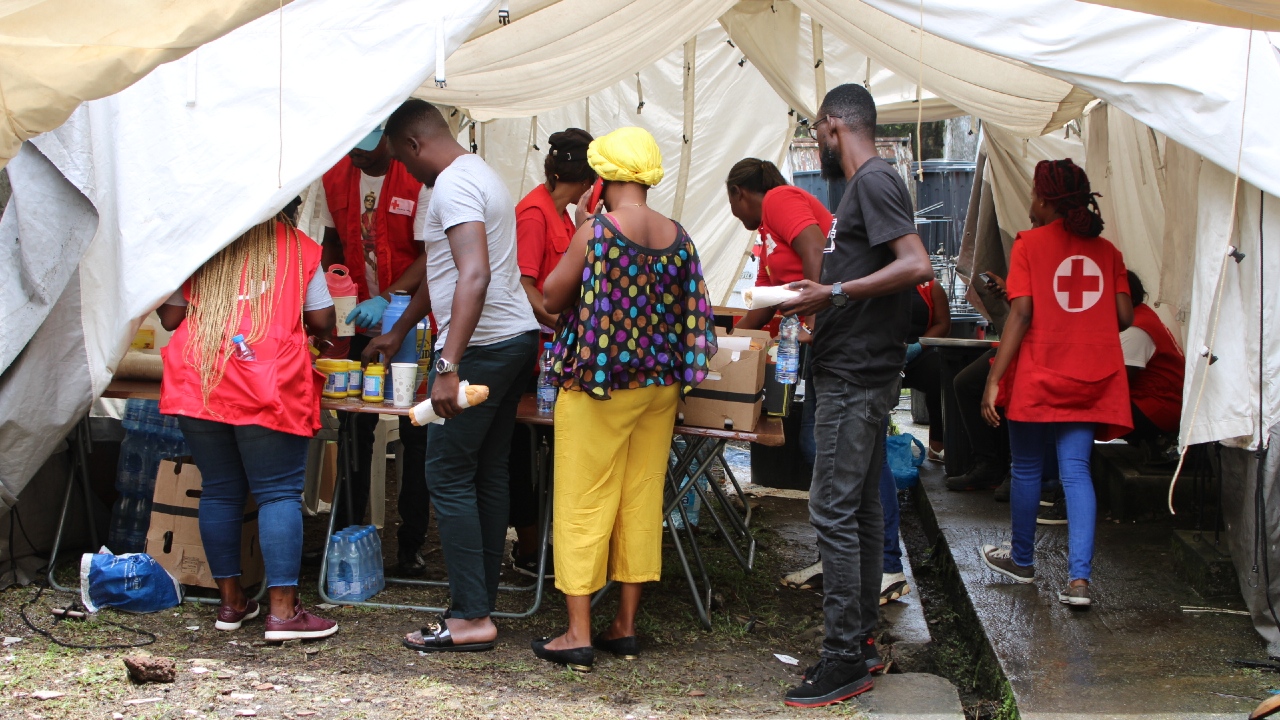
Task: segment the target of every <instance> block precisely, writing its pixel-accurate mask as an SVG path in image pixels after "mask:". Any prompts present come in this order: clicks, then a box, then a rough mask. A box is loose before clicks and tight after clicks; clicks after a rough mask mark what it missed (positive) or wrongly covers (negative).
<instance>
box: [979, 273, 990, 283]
mask: <svg viewBox="0 0 1280 720" xmlns="http://www.w3.org/2000/svg"><path fill="white" fill-rule="evenodd" d="M978 277H980V278H982V282H984V283H987V284H988V285H990V284H991V276H990V275H988V274H986V273H984V272H980V273H978Z"/></svg>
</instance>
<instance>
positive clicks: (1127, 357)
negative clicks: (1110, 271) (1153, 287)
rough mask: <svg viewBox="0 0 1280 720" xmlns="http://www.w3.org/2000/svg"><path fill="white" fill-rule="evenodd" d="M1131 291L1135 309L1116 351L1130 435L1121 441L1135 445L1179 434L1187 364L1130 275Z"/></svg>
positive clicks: (1141, 288) (1133, 274)
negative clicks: (1125, 381)
mask: <svg viewBox="0 0 1280 720" xmlns="http://www.w3.org/2000/svg"><path fill="white" fill-rule="evenodd" d="M1129 291H1130V295H1131V296H1132V297H1133V303H1134V304H1133V325H1132V326H1131V327H1129V328H1128V329H1127V330H1125V331H1124V332H1122V333H1120V347H1121V349H1123V350H1124V366H1125V368H1126V369H1127V370H1128V374H1129V401H1130V404H1131V406H1132V407H1131V410H1132V411H1133V432H1131V433H1129V434H1128V435H1125V436H1124V439H1125V440H1126V441H1128V442H1129V443H1131V444H1134V445H1136V444H1139V443H1141V442H1144V441H1152V440H1155V439H1156V438H1158V437H1159V436H1161V435H1166V434H1170V433H1173V434H1176V433H1177V432H1178V425H1179V424H1180V421H1181V419H1182V380H1183V372H1184V369H1185V367H1186V364H1187V359H1186V356H1184V355H1183V354H1182V348H1181V347H1179V346H1178V341H1177V340H1175V339H1174V337H1173V333H1171V332H1169V328H1168V327H1166V326H1165V324H1164V321H1163V320H1161V319H1160V316H1159V315H1157V314H1156V311H1155V310H1152V309H1151V307H1150V306H1149V305H1147V304H1146V302H1145V300H1146V298H1147V292H1146V290H1145V289H1144V288H1143V286H1142V280H1141V279H1139V278H1138V274H1137V273H1135V272H1134V271H1132V270H1130V271H1129Z"/></svg>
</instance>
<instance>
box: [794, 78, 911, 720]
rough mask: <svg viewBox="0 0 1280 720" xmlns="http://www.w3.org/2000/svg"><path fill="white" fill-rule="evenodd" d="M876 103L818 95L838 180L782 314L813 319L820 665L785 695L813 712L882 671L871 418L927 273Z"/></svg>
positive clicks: (879, 538) (880, 413) (877, 444)
mask: <svg viewBox="0 0 1280 720" xmlns="http://www.w3.org/2000/svg"><path fill="white" fill-rule="evenodd" d="M875 130H876V106H875V101H874V100H873V99H872V97H871V94H870V93H868V92H867V91H866V89H865V88H863V87H862V86H860V85H854V84H846V85H841V86H839V87H837V88H835V89H833V90H831V92H829V93H827V96H826V98H824V99H823V101H822V107H821V109H820V110H819V111H818V120H817V121H816V122H815V123H814V124H813V126H812V127H811V129H810V134H811V135H812V136H813V137H814V139H816V140H817V141H818V145H819V148H820V157H821V160H822V175H823V177H825V178H828V179H835V178H844V179H847V180H848V184H847V186H846V188H845V192H844V197H842V198H841V199H840V205H839V206H838V207H837V208H836V212H835V221H834V222H833V223H832V225H831V231H830V232H829V233H828V234H827V243H826V247H825V248H824V250H823V252H824V256H823V263H822V282H821V283H816V282H813V281H812V280H802V281H800V282H795V283H791V285H790V286H789V287H790V288H791V289H793V290H799V291H800V296H799V297H798V298H796V299H795V300H792V301H790V302H788V303H785V304H784V305H783V306H782V308H781V310H782V312H783V313H784V314H787V315H791V314H799V315H814V314H816V315H817V322H816V323H815V327H814V338H813V355H812V363H813V393H814V396H815V399H816V402H817V418H816V424H815V429H814V436H815V437H814V439H815V441H816V445H817V457H816V459H815V462H814V465H813V483H812V486H811V487H810V490H809V518H810V522H812V523H813V526H814V529H815V530H816V531H817V536H818V550H819V554H820V555H821V557H822V564H823V593H824V599H823V612H824V614H825V616H826V639H825V640H824V641H823V643H822V659H821V660H820V661H819V662H818V664H817V665H816V666H814V667H812V668H809V669H808V670H807V671H806V672H805V678H804V682H803V683H801V684H800V686H799V687H796V688H793V689H792V690H790V691H788V692H787V694H786V700H785V702H786V704H787V705H789V706H793V707H822V706H825V705H831V704H833V703H837V702H842V701H844V700H847V699H849V698H851V697H853V696H855V695H858V694H861V693H863V692H866V691H867V690H870V689H871V688H872V686H873V682H872V679H871V675H870V672H872V671H877V670H880V669H883V667H884V664H883V662H882V661H881V660H880V656H879V653H878V652H877V651H876V646H875V638H874V637H873V635H872V630H873V629H874V627H875V623H876V618H877V616H878V613H879V607H880V578H881V572H882V570H883V549H884V518H883V515H882V510H881V507H880V468H881V464H882V462H883V459H882V458H883V454H884V430H883V428H882V425H881V423H882V422H883V421H884V418H885V417H886V416H887V415H888V413H889V411H890V410H892V409H893V407H894V406H895V405H896V404H897V402H898V388H899V379H900V371H901V370H902V366H903V363H904V362H905V359H906V333H907V329H908V326H909V324H910V319H909V317H908V307H909V306H908V300H909V295H908V293H911V292H915V286H916V285H918V284H920V283H922V282H926V281H928V280H930V279H932V278H933V268H932V266H931V265H930V263H929V256H928V255H927V254H926V253H925V250H924V243H923V242H921V240H920V236H919V235H917V234H916V227H915V219H914V213H913V211H912V206H911V196H910V194H909V193H908V192H907V187H906V185H905V184H904V183H903V181H902V178H901V177H899V176H898V174H897V173H896V172H894V170H893V168H892V166H890V165H889V163H887V162H885V161H884V160H883V159H881V158H880V156H879V154H878V153H877V152H876V143H875Z"/></svg>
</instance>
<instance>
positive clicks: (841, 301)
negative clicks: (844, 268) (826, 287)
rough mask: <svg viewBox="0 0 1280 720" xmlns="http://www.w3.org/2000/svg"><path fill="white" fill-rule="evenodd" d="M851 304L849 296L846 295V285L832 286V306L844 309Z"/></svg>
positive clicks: (837, 284)
mask: <svg viewBox="0 0 1280 720" xmlns="http://www.w3.org/2000/svg"><path fill="white" fill-rule="evenodd" d="M848 302H849V296H848V295H845V294H844V284H843V283H836V284H834V285H832V286H831V306H832V307H838V308H842V307H844V306H845V304H846V303H848Z"/></svg>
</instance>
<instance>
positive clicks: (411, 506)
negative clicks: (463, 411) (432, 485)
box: [333, 335, 431, 555]
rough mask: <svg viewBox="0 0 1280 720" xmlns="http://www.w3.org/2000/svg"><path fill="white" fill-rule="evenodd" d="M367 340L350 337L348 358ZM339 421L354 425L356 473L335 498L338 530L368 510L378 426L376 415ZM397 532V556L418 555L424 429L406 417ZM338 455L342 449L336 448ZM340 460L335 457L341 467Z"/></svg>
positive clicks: (425, 520) (425, 503)
mask: <svg viewBox="0 0 1280 720" xmlns="http://www.w3.org/2000/svg"><path fill="white" fill-rule="evenodd" d="M369 340H370V338H369V337H368V336H366V335H356V336H354V337H352V338H351V352H350V353H349V354H348V357H349V358H351V359H352V360H359V359H360V353H362V352H364V349H365V347H366V346H367V345H368V344H369ZM338 422H339V423H340V424H341V426H342V430H343V432H346V431H347V428H348V427H349V425H350V424H351V423H354V424H355V436H356V457H355V463H354V465H355V474H354V476H352V478H351V492H350V493H349V494H343V493H346V488H343V493H340V494H339V496H338V502H337V504H336V505H335V506H334V508H333V513H334V514H335V517H336V518H337V521H338V526H339V527H345V526H347V525H359V524H361V523H363V522H364V516H365V512H366V511H367V510H368V509H369V466H370V463H371V462H372V460H373V459H372V458H371V457H370V455H371V454H372V452H373V432H374V429H375V428H376V427H377V425H378V416H377V415H370V414H366V413H338ZM400 447H401V456H400V459H401V464H402V465H403V466H404V467H403V468H401V474H400V499H399V511H400V529H399V530H398V531H397V534H396V537H397V540H398V543H399V546H400V554H401V555H407V554H411V553H414V552H417V551H418V549H419V548H421V547H422V544H423V543H424V542H426V540H427V528H428V526H429V524H430V522H431V496H430V495H429V494H428V492H427V479H426V464H427V428H426V427H425V426H424V427H414V425H413V423H412V422H411V421H410V420H409V418H408V417H405V416H402V417H401V418H400ZM339 452H341V446H339ZM342 463H343V458H341V457H340V458H338V465H339V467H342V466H343V465H342Z"/></svg>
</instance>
